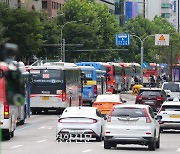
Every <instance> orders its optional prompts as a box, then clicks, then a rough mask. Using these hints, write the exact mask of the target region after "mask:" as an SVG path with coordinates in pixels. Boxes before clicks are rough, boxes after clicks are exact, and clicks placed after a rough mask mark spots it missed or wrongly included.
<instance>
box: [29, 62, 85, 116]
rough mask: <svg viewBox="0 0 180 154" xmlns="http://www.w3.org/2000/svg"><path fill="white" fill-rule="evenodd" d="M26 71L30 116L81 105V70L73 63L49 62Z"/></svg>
mask: <svg viewBox="0 0 180 154" xmlns="http://www.w3.org/2000/svg"><path fill="white" fill-rule="evenodd" d="M28 71H29V73H30V108H31V112H32V114H39V113H41V112H42V111H44V112H47V111H48V110H56V111H61V110H63V109H64V108H66V107H68V106H79V105H81V104H82V83H81V70H80V68H79V67H77V66H76V65H75V64H74V63H62V62H50V63H45V64H43V65H41V66H30V67H29V68H28Z"/></svg>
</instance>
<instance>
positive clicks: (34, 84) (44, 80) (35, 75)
mask: <svg viewBox="0 0 180 154" xmlns="http://www.w3.org/2000/svg"><path fill="white" fill-rule="evenodd" d="M30 73H31V94H58V93H59V90H65V86H64V78H63V76H64V75H63V71H62V70H56V69H54V70H53V69H51V70H50V69H43V70H41V69H40V70H30Z"/></svg>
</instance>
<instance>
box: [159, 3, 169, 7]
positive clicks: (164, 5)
mask: <svg viewBox="0 0 180 154" xmlns="http://www.w3.org/2000/svg"><path fill="white" fill-rule="evenodd" d="M161 8H171V4H170V3H162V4H161Z"/></svg>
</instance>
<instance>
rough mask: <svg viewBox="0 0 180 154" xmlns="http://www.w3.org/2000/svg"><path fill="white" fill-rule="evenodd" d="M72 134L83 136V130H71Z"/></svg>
mask: <svg viewBox="0 0 180 154" xmlns="http://www.w3.org/2000/svg"><path fill="white" fill-rule="evenodd" d="M70 132H71V134H83V130H71V131H70Z"/></svg>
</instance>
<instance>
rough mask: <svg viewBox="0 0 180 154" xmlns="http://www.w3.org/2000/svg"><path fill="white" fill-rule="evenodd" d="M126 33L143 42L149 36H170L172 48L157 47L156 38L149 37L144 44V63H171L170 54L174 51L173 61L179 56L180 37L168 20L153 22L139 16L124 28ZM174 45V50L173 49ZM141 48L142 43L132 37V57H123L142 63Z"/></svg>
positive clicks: (130, 49)
mask: <svg viewBox="0 0 180 154" xmlns="http://www.w3.org/2000/svg"><path fill="white" fill-rule="evenodd" d="M123 30H124V32H126V33H130V34H132V35H133V34H134V35H136V36H138V37H140V38H141V40H143V39H144V38H145V37H147V36H149V35H155V34H169V35H170V46H155V45H154V44H155V42H154V39H155V37H148V38H146V39H145V41H144V42H143V43H144V45H143V46H144V61H146V62H158V63H170V52H171V49H172V54H173V61H174V62H175V57H176V56H177V55H178V53H179V52H180V51H179V46H180V35H179V33H178V32H176V30H175V28H174V27H173V25H171V24H170V23H169V22H168V21H167V20H165V19H163V18H161V17H155V18H154V20H153V21H150V20H148V19H144V18H142V17H140V16H138V17H137V18H135V19H131V20H130V21H129V22H128V23H127V24H126V25H125V26H124V27H123ZM171 45H172V48H171ZM140 47H141V42H140V40H139V39H137V38H136V37H133V36H131V45H130V46H129V47H128V49H129V51H130V53H131V54H130V56H128V57H127V56H124V57H122V58H123V59H124V60H125V61H135V62H138V63H140V58H141V57H140ZM156 55H159V59H156Z"/></svg>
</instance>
